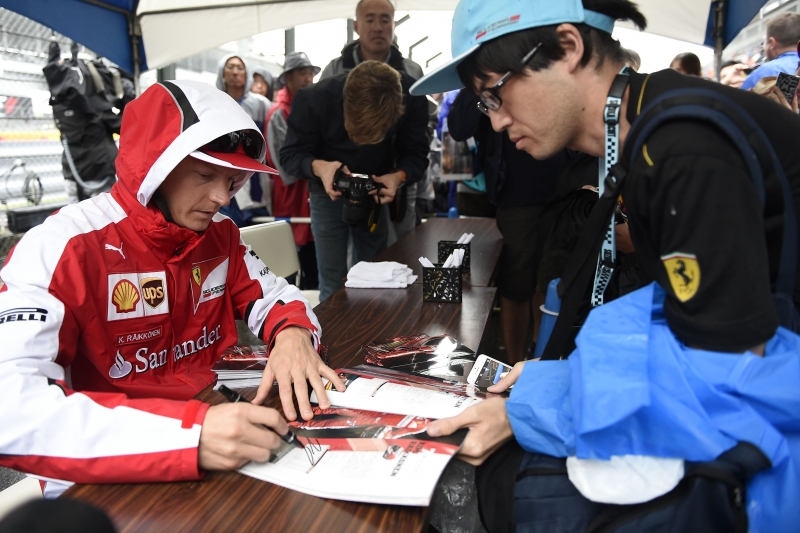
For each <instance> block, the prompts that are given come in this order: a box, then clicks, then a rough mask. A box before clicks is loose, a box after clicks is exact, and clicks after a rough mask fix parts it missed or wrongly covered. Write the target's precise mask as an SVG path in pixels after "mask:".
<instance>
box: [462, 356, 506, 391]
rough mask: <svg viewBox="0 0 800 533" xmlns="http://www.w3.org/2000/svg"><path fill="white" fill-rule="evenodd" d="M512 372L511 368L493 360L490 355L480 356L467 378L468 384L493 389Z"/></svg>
mask: <svg viewBox="0 0 800 533" xmlns="http://www.w3.org/2000/svg"><path fill="white" fill-rule="evenodd" d="M510 371H511V367H510V366H508V365H506V364H504V363H501V362H500V361H498V360H497V359H492V358H491V357H489V356H488V355H479V356H478V359H476V360H475V365H473V367H472V370H471V371H470V373H469V375H468V376H467V383H470V384H472V385H475V386H476V387H481V388H486V387H491V386H492V385H494V384H495V383H497V382H498V381H500V380H501V379H502V378H503V377H504V376H505V375H506V374H508V373H509V372H510Z"/></svg>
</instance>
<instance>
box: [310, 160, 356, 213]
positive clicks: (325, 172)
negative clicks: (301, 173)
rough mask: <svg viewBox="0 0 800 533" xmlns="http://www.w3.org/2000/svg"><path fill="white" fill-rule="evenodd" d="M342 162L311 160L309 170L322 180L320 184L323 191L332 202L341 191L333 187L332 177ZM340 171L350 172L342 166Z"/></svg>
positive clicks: (338, 196)
mask: <svg viewBox="0 0 800 533" xmlns="http://www.w3.org/2000/svg"><path fill="white" fill-rule="evenodd" d="M341 166H342V164H341V163H340V162H339V161H323V160H322V159H315V160H314V161H312V162H311V172H313V173H314V175H315V176H317V177H318V178H319V179H321V180H322V185H323V186H324V187H325V192H326V193H328V196H330V197H331V200H333V201H334V202H335V201H336V200H338V199H339V198H340V197H341V196H342V193H340V192H338V191H335V190H334V189H333V178H334V176H335V175H336V171H337V170H339V167H341ZM342 172H344V173H345V174H350V171H349V170H348V169H347V167H346V166H345V167H342Z"/></svg>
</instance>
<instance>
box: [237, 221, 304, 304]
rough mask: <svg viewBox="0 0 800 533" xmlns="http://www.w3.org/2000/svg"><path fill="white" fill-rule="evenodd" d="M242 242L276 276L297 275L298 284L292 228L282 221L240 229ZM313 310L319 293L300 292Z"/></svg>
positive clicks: (298, 275) (298, 260) (297, 259)
mask: <svg viewBox="0 0 800 533" xmlns="http://www.w3.org/2000/svg"><path fill="white" fill-rule="evenodd" d="M239 233H241V235H242V240H243V241H244V242H245V244H248V245H250V247H251V248H252V249H253V250H254V251H255V252H256V254H258V257H260V258H261V260H262V261H264V264H265V265H267V266H268V267H269V269H270V270H272V272H274V273H275V275H276V276H280V277H282V278H285V277H288V276H291V275H293V274H297V278H296V279H297V283H298V284H299V283H300V259H299V258H298V257H297V248H296V246H295V244H294V235H293V234H292V227H291V226H290V225H289V223H288V222H285V221H283V220H280V221H277V222H267V223H266V224H258V225H256V226H249V227H246V228H241V229H240V230H239ZM300 292H302V293H303V296H304V297H305V299H306V300H308V302H309V303H310V304H311V307H312V308H314V307H316V306H317V304H319V291H300Z"/></svg>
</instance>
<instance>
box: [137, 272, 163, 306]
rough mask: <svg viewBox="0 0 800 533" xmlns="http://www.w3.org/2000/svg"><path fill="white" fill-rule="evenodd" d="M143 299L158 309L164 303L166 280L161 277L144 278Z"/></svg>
mask: <svg viewBox="0 0 800 533" xmlns="http://www.w3.org/2000/svg"><path fill="white" fill-rule="evenodd" d="M141 285H142V299H144V301H145V303H146V304H147V305H149V306H150V307H152V308H153V309H156V308H157V307H158V306H159V305H161V304H162V303H164V280H163V279H161V278H144V279H143V280H141Z"/></svg>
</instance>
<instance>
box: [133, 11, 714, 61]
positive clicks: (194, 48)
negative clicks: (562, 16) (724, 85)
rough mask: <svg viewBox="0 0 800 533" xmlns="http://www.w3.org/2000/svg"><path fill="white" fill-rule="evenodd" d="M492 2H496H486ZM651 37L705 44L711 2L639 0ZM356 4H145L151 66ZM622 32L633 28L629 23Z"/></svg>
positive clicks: (336, 14) (340, 14)
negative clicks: (656, 36) (652, 34)
mask: <svg viewBox="0 0 800 533" xmlns="http://www.w3.org/2000/svg"><path fill="white" fill-rule="evenodd" d="M484 1H487V2H490V1H492V0H484ZM457 3H458V2H457V0H395V1H394V4H395V7H396V9H397V10H398V11H448V10H453V9H455V6H456V4H457ZM637 3H638V5H639V8H640V10H641V11H642V13H644V15H645V17H647V21H648V27H647V31H648V33H654V34H656V35H661V36H664V37H671V38H673V39H679V40H682V41H686V42H690V43H695V44H703V43H704V42H705V40H706V28H707V24H708V15H709V9H710V6H711V0H638V2H637ZM355 5H356V0H294V1H291V0H289V1H287V0H262V1H250V2H248V1H247V0H244V1H243V0H199V1H198V0H140V2H139V5H138V9H137V11H136V13H137V16H138V17H137V18H138V20H139V24H140V27H141V32H142V39H143V41H144V47H145V53H146V56H147V63H148V65H149V67H150V68H158V67H163V66H165V65H168V64H170V63H173V62H175V61H177V60H179V59H183V58H185V57H188V56H191V55H194V54H196V53H199V52H202V51H205V50H209V49H211V48H214V47H217V46H219V45H221V44H224V43H226V42H230V41H235V40H238V39H243V38H247V37H251V36H253V35H256V34H259V33H263V32H267V31H270V30H275V29H281V28H289V27H293V26H298V25H300V24H307V23H310V22H318V21H322V20H330V19H336V18H347V17H353V16H354V14H355V13H354V10H355ZM621 26H622V27H631V26H628V25H625V24H622V25H621Z"/></svg>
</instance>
